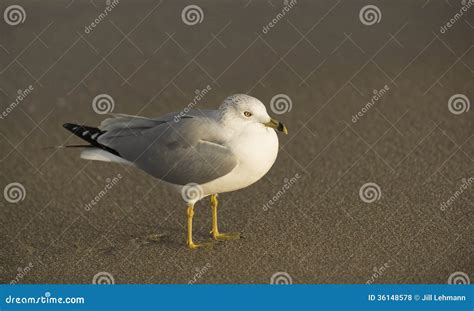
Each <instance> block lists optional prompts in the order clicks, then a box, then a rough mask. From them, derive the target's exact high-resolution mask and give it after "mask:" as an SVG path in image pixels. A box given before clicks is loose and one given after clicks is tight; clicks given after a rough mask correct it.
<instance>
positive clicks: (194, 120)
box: [99, 116, 237, 185]
mask: <svg viewBox="0 0 474 311" xmlns="http://www.w3.org/2000/svg"><path fill="white" fill-rule="evenodd" d="M107 120H109V121H107ZM107 120H106V121H104V122H103V123H102V124H101V129H103V130H106V131H107V132H106V133H105V134H103V135H102V136H100V138H99V142H100V143H101V144H103V145H105V146H108V147H109V148H112V149H114V150H116V151H117V152H118V153H119V154H120V156H121V157H123V158H124V159H126V160H128V161H131V162H133V163H135V165H136V166H137V167H139V168H141V169H142V170H144V171H146V172H147V173H149V174H151V175H152V176H155V177H157V178H160V179H162V180H164V181H167V182H169V183H173V184H178V185H185V184H188V183H191V182H193V183H198V184H204V183H206V182H209V181H212V180H214V179H217V178H219V177H221V176H224V175H226V174H227V173H229V172H230V171H232V169H233V168H234V167H235V166H236V165H237V158H236V157H235V155H234V154H233V153H232V151H231V150H230V149H229V148H228V147H227V146H226V145H225V141H226V137H225V133H224V132H223V131H222V128H221V127H220V125H219V124H217V123H216V122H215V121H214V120H212V119H210V118H206V117H189V118H182V119H181V120H179V122H174V121H173V120H172V119H170V118H159V119H146V118H136V119H135V118H134V117H133V116H118V117H116V118H113V119H107Z"/></svg>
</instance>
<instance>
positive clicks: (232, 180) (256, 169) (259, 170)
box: [201, 128, 278, 195]
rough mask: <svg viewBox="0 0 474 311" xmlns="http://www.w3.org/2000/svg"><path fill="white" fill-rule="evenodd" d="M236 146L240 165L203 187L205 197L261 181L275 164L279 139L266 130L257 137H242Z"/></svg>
mask: <svg viewBox="0 0 474 311" xmlns="http://www.w3.org/2000/svg"><path fill="white" fill-rule="evenodd" d="M235 146H236V147H235V149H234V150H233V152H234V153H235V154H236V156H237V158H238V159H239V163H238V164H237V166H236V167H235V168H234V169H233V170H232V171H231V172H230V173H228V174H227V175H224V176H222V177H220V178H218V179H216V180H213V181H211V182H208V183H206V184H203V185H201V186H202V188H203V190H204V194H205V195H210V194H214V193H223V192H229V191H235V190H238V189H242V188H245V187H248V186H250V185H251V184H253V183H255V182H256V181H258V180H259V179H261V178H262V177H263V176H264V175H265V174H266V173H267V172H268V171H269V170H270V168H271V167H272V165H273V163H275V160H276V157H277V154H278V137H277V135H276V133H275V131H274V130H273V129H267V128H265V129H263V130H262V131H261V132H259V133H258V134H257V135H255V134H253V135H251V136H250V135H249V136H246V135H242V136H241V137H240V138H239V140H238V141H237V142H236V144H235Z"/></svg>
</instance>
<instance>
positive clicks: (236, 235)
mask: <svg viewBox="0 0 474 311" xmlns="http://www.w3.org/2000/svg"><path fill="white" fill-rule="evenodd" d="M218 204H219V202H218V201H217V194H213V195H211V208H212V231H211V235H212V238H213V239H214V240H217V241H223V240H237V239H240V238H241V237H242V234H241V233H240V232H229V233H220V232H219V228H218V225H217V205H218Z"/></svg>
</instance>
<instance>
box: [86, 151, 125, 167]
mask: <svg viewBox="0 0 474 311" xmlns="http://www.w3.org/2000/svg"><path fill="white" fill-rule="evenodd" d="M81 159H85V160H93V161H104V162H113V163H120V164H126V165H133V163H132V162H130V161H127V160H125V159H123V158H121V157H119V156H116V155H115V154H112V153H110V152H107V151H105V150H102V149H99V148H91V149H86V150H83V151H82V152H81Z"/></svg>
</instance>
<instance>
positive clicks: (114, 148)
mask: <svg viewBox="0 0 474 311" xmlns="http://www.w3.org/2000/svg"><path fill="white" fill-rule="evenodd" d="M63 127H64V128H66V129H67V130H69V131H71V132H72V133H73V134H75V135H76V136H78V137H80V138H82V139H83V140H85V141H86V142H87V143H88V145H71V146H65V147H78V146H79V147H86V149H84V150H83V151H82V152H81V158H83V159H86V160H97V161H105V162H113V163H121V164H125V165H129V166H133V167H136V168H138V169H141V170H143V171H145V172H146V173H148V174H149V175H151V176H153V177H155V178H157V179H159V180H161V181H163V182H164V183H165V184H168V185H170V186H171V187H173V188H174V189H175V190H176V191H178V192H180V193H181V195H182V198H183V200H184V201H185V202H186V204H187V210H186V216H187V235H186V244H187V246H188V247H189V248H190V249H197V248H200V247H203V246H209V245H212V243H213V242H210V243H200V244H198V243H195V242H194V241H193V217H194V206H195V204H196V202H198V201H199V200H201V199H203V198H205V197H208V196H210V205H211V208H212V230H211V232H210V233H211V237H212V238H213V239H214V240H216V241H222V240H234V239H239V238H241V237H242V235H241V233H239V232H234V233H221V232H220V231H219V228H218V223H217V206H218V200H217V196H218V194H220V193H224V192H230V191H236V190H239V189H243V188H245V187H248V186H250V185H252V184H253V183H255V182H257V181H258V180H259V179H261V178H262V177H263V176H264V175H265V174H266V173H267V172H268V171H269V170H270V168H271V167H272V166H273V164H274V163H275V160H276V158H277V154H278V137H277V134H276V131H279V132H283V133H285V134H288V130H287V128H286V126H285V125H284V124H283V123H281V122H279V121H277V120H275V119H272V118H271V117H270V116H269V115H268V113H267V110H266V108H265V105H264V104H263V103H262V102H261V101H259V100H258V99H257V98H254V97H252V96H249V95H245V94H236V95H232V96H229V97H227V98H226V99H225V100H224V101H223V103H222V104H221V105H220V106H219V108H218V109H217V110H201V109H191V111H188V112H186V113H184V111H183V112H180V113H169V114H166V115H163V116H161V117H158V118H146V117H141V116H133V115H125V114H111V117H110V118H107V119H105V120H103V121H102V122H101V124H100V126H99V127H91V126H85V125H77V124H71V123H66V124H64V125H63Z"/></svg>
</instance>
